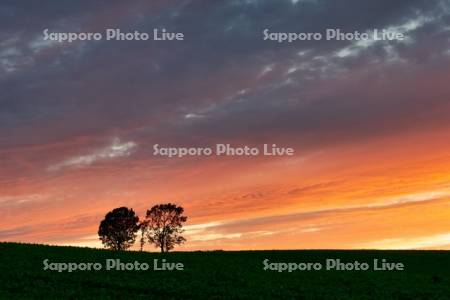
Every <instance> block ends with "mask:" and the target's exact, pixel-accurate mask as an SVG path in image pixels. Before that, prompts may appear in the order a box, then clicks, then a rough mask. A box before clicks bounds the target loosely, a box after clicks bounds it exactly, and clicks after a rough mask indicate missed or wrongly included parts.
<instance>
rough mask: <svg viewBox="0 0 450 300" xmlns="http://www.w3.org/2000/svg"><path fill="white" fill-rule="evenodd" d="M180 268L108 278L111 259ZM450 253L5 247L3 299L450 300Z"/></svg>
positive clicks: (0, 252) (0, 248)
mask: <svg viewBox="0 0 450 300" xmlns="http://www.w3.org/2000/svg"><path fill="white" fill-rule="evenodd" d="M114 258H118V259H120V260H121V262H134V261H139V262H141V263H143V262H147V263H149V265H151V266H152V267H153V260H154V259H159V261H161V259H163V258H164V259H166V261H167V262H181V263H183V264H184V270H183V271H154V270H152V269H151V270H148V271H113V270H110V271H106V270H105V260H106V259H114ZM45 259H49V262H65V263H69V262H76V263H80V262H99V263H101V265H103V268H102V270H100V271H74V272H71V273H69V272H61V273H59V272H57V271H49V270H45V271H44V270H43V267H44V264H43V261H44V260H45ZM265 259H269V260H270V262H296V263H302V262H320V263H323V264H324V265H325V261H326V259H340V260H341V261H342V262H353V261H355V260H357V261H359V262H369V263H370V265H372V261H373V259H386V260H387V261H389V262H401V263H403V264H404V265H405V270H404V271H327V270H320V271H294V272H291V273H289V272H287V271H285V272H277V271H264V270H263V267H264V264H263V261H264V260H265ZM449 267H450V252H448V251H334V250H329V251H317V250H310V251H240V252H225V251H212V252H174V253H168V254H159V253H147V252H143V253H140V252H120V253H119V252H113V251H108V250H96V249H88V248H76V247H54V246H41V245H27V244H13V243H0V297H1V298H2V299H22V298H24V299H30V298H44V299H52V298H95V299H98V298H124V299H125V298H143V299H144V298H145V299H450V268H449Z"/></svg>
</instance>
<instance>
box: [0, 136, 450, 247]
mask: <svg viewBox="0 0 450 300" xmlns="http://www.w3.org/2000/svg"><path fill="white" fill-rule="evenodd" d="M449 138H450V135H449V134H448V132H447V131H446V130H442V131H435V132H433V133H422V134H414V135H409V136H404V135H402V136H392V137H389V138H380V139H377V140H371V141H368V142H367V143H365V144H357V145H355V144H349V145H345V146H339V147H329V148H325V149H323V150H320V151H313V152H311V153H302V151H301V149H297V152H299V153H300V154H299V155H297V156H295V157H290V158H284V159H278V160H274V159H272V160H269V159H253V160H244V161H235V162H233V161H231V162H227V163H223V162H221V161H220V160H218V159H217V158H214V159H209V160H208V159H205V160H204V161H201V162H196V164H186V165H185V166H183V168H179V169H172V168H169V169H166V170H163V171H162V172H159V174H160V175H159V176H158V178H159V179H153V180H151V179H150V178H151V174H152V171H151V167H150V166H149V165H148V164H146V162H145V161H144V162H140V163H136V165H132V166H131V167H130V168H129V169H127V170H121V173H122V174H121V176H116V174H114V176H112V175H108V173H109V170H108V168H102V167H100V168H98V169H97V168H84V169H83V168H81V169H76V170H73V171H72V172H69V173H68V174H64V175H63V176H60V177H56V178H53V179H52V181H51V184H48V185H45V188H44V189H42V184H35V183H34V182H26V180H25V182H24V183H23V184H20V183H19V184H17V185H16V186H11V187H10V190H9V191H8V193H7V194H9V195H11V196H10V198H15V199H20V198H21V197H23V201H22V202H20V201H15V202H11V203H10V205H9V206H7V209H6V213H4V214H2V219H1V220H0V224H1V228H2V230H4V231H9V232H11V238H6V239H4V240H6V241H19V242H38V243H50V244H58V245H79V246H93V247H101V244H100V243H99V241H98V239H97V236H96V232H97V226H98V223H99V221H100V220H101V219H102V217H103V216H104V214H106V212H107V211H109V210H111V209H112V208H114V207H117V206H121V205H126V206H129V207H133V208H134V209H135V210H136V211H137V213H138V214H139V215H140V216H142V215H144V214H145V209H146V208H150V207H151V206H152V205H154V204H156V203H161V202H169V201H171V202H175V203H178V204H180V205H182V206H184V207H185V210H186V214H187V215H188V216H189V220H188V223H187V226H186V236H187V238H188V243H186V244H185V245H184V246H182V247H180V248H178V249H179V250H210V249H227V250H239V249H296V248H302V249H303V248H339V249H355V248H377V249H392V248H395V249H411V248H412V249H450V231H449V228H450V202H449V201H448V200H449V199H450V185H449V182H450V155H449V153H450V145H448V143H447V142H446V141H448V140H449ZM221 164H223V165H221ZM142 178H149V180H148V182H147V181H146V180H138V179H142ZM175 178H176V179H175ZM205 182H207V184H206V185H205ZM224 182H226V184H224ZM38 185H39V188H40V189H38V188H37V187H38ZM26 195H32V196H26ZM2 201H3V202H4V203H5V201H8V199H5V198H3V199H2ZM10 201H12V200H10ZM23 207H26V210H25V209H23ZM18 224H21V225H20V226H18ZM147 249H148V250H152V248H151V247H150V246H147Z"/></svg>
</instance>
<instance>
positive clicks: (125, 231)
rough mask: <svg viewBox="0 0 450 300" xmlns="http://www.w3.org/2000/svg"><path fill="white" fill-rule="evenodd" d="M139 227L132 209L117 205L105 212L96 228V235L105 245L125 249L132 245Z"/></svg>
mask: <svg viewBox="0 0 450 300" xmlns="http://www.w3.org/2000/svg"><path fill="white" fill-rule="evenodd" d="M139 228H140V227H139V218H138V217H137V216H136V214H135V213H134V211H133V209H129V208H127V207H119V208H116V209H113V210H112V211H110V212H109V213H107V214H106V216H105V219H104V220H103V221H101V223H100V226H99V228H98V235H99V237H100V240H101V241H102V243H103V245H105V247H108V248H110V249H113V250H125V249H128V248H129V247H130V246H131V245H133V243H134V241H135V239H136V232H137V231H138V230H139Z"/></svg>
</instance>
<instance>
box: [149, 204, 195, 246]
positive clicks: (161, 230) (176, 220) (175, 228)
mask: <svg viewBox="0 0 450 300" xmlns="http://www.w3.org/2000/svg"><path fill="white" fill-rule="evenodd" d="M183 212H184V208H183V207H181V206H177V205H175V204H172V203H167V204H159V205H155V206H153V207H152V208H151V209H150V210H147V215H146V221H147V222H148V223H147V229H146V232H147V239H148V241H149V242H150V243H152V244H154V245H155V247H156V248H159V249H160V250H161V252H168V251H169V250H172V249H173V248H174V247H175V245H179V244H182V243H184V242H185V241H186V239H185V238H184V237H183V236H181V234H182V233H183V231H184V230H183V229H182V227H183V223H185V222H186V221H187V217H186V216H183Z"/></svg>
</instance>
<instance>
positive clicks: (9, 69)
mask: <svg viewBox="0 0 450 300" xmlns="http://www.w3.org/2000/svg"><path fill="white" fill-rule="evenodd" d="M168 3H170V4H168ZM46 28H48V29H49V30H50V31H53V32H104V31H105V29H107V28H120V29H121V30H123V31H124V32H128V31H134V30H138V31H140V32H152V31H153V29H154V28H158V29H161V28H165V29H167V31H171V32H182V33H184V35H185V40H184V41H153V40H149V41H106V40H100V41H76V42H72V43H68V42H63V43H59V42H56V41H49V40H44V39H43V30H44V29H46ZM266 28H269V29H270V30H271V31H274V32H324V31H325V30H326V29H327V28H340V29H342V30H343V31H348V32H354V31H356V30H357V31H360V32H365V31H367V30H373V29H379V30H383V29H386V30H390V31H393V32H398V33H402V34H404V35H405V36H406V39H405V40H404V41H366V42H361V41H334V40H331V41H327V40H320V41H297V42H293V43H277V42H275V41H264V40H263V34H262V31H263V30H264V29H266ZM217 143H223V144H227V143H229V144H231V145H233V146H244V145H248V146H254V147H261V146H262V145H263V144H264V143H267V144H277V145H279V146H282V147H292V148H294V149H295V155H294V156H281V157H278V158H276V157H268V156H262V155H260V156H256V157H225V156H214V155H212V156H209V157H183V158H167V157H161V156H155V155H153V145H154V144H160V145H164V146H168V147H169V146H170V147H214V145H215V144H217ZM166 202H173V203H177V204H178V205H182V206H183V207H184V208H185V213H186V215H187V216H188V217H189V219H188V222H187V224H186V238H187V240H188V242H187V243H186V244H185V245H184V246H182V247H179V248H177V249H179V250H209V249H224V250H239V249H304V248H340V249H356V248H377V249H410V248H411V249H450V2H449V1H446V0H442V1H433V0H431V1H430V0H410V1H406V0H399V1H392V0H379V1H360V0H347V1H333V0H329V1H325V0H289V1H288V0H277V1H275V0H272V1H266V0H242V1H238V0H229V1H210V0H191V1H189V0H183V1H176V0H174V1H162V0H161V1H144V0H142V1H126V2H125V1H84V2H83V3H79V2H76V1H48V0H47V1H34V2H30V1H20V2H19V1H8V0H7V1H2V2H1V4H0V241H16V242H26V243H46V244H56V245H77V246H90V247H101V246H102V245H101V243H100V241H99V239H98V236H97V230H98V225H99V222H100V221H101V220H102V219H103V218H104V216H105V214H106V213H107V212H108V211H110V210H112V209H113V208H115V207H119V206H128V207H132V208H134V210H135V211H136V212H137V213H138V215H139V216H140V217H142V216H144V215H145V211H146V210H147V209H149V208H150V207H152V206H153V205H155V204H159V203H166ZM147 250H152V251H156V250H157V249H154V248H153V247H151V246H147Z"/></svg>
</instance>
